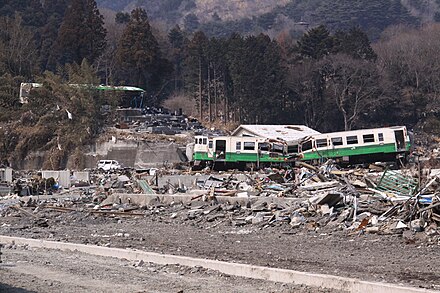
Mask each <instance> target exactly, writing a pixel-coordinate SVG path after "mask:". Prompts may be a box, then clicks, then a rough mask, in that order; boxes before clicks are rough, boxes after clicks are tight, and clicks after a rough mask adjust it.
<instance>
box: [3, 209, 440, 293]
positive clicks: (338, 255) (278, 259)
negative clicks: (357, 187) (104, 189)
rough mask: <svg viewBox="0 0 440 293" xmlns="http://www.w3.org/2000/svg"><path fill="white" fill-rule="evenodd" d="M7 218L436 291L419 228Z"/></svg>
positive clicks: (30, 229) (13, 226) (155, 247)
mask: <svg viewBox="0 0 440 293" xmlns="http://www.w3.org/2000/svg"><path fill="white" fill-rule="evenodd" d="M28 211H32V209H28ZM11 215H13V216H11ZM11 215H10V216H7V217H3V218H1V224H0V234H2V235H9V236H19V237H27V238H41V239H48V240H55V241H66V242H75V243H83V244H93V245H102V246H108V247H119V248H137V249H142V250H145V251H153V252H160V253H166V254H175V255H185V256H192V257H199V258H209V259H216V260H223V261H231V262H239V263H248V264H254V265H261V266H270V267H278V268H285V269H292V270H299V271H306V272H314V273H324V274H332V275H339V276H343V277H354V278H359V279H362V280H370V281H385V282H389V283H396V284H404V285H410V286H414V287H423V288H429V289H436V290H440V271H439V270H438V269H437V268H438V267H440V258H439V257H438V251H439V248H440V247H439V243H438V242H431V241H430V239H429V238H426V237H423V235H424V234H423V233H418V234H417V235H415V236H414V237H413V238H411V239H408V237H403V236H402V234H393V235H377V234H360V233H353V232H347V231H344V230H341V229H340V228H338V227H333V226H330V225H327V226H325V227H324V228H323V229H320V230H318V231H317V232H316V231H309V230H307V229H305V228H292V227H291V226H290V225H288V224H286V223H281V222H280V223H276V224H274V225H272V226H268V225H266V224H264V223H262V224H255V225H246V226H235V225H234V223H233V222H231V221H229V220H228V219H227V218H223V219H217V220H215V221H213V222H206V221H205V220H204V219H203V218H196V219H193V220H189V219H187V218H184V217H175V218H173V216H171V214H164V213H155V212H154V211H151V212H147V215H146V216H145V217H140V218H131V217H115V216H103V215H91V214H89V213H86V212H78V211H73V212H59V211H51V210H48V209H39V211H38V212H37V213H36V214H35V215H34V216H32V215H30V214H26V213H23V212H17V213H13V214H11ZM36 217H40V219H37V218H36ZM42 219H48V220H47V221H46V220H42ZM407 232H409V231H407Z"/></svg>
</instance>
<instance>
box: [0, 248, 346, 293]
mask: <svg viewBox="0 0 440 293" xmlns="http://www.w3.org/2000/svg"><path fill="white" fill-rule="evenodd" d="M3 252H4V255H3V261H4V263H2V264H0V292H12V293H26V292H44V293H51V292H54V293H55V292H57V293H58V292H130V293H132V292H157V293H160V292H166V293H170V292H176V293H177V292H182V293H183V292H185V293H186V292H222V293H223V292H249V293H250V292H286V293H287V292H300V293H301V292H304V293H305V292H308V293H318V292H329V293H330V292H337V291H334V290H326V289H317V288H309V287H304V286H295V285H292V284H281V283H273V282H264V281H259V280H251V279H246V278H237V277H233V276H229V275H224V274H221V273H219V272H216V271H212V270H206V269H202V268H189V267H184V266H176V265H169V266H160V265H155V264H151V263H143V262H130V261H127V260H119V259H116V258H104V257H97V256H91V255H87V254H82V253H77V252H64V251H58V250H45V249H30V248H26V247H13V248H8V249H4V250H3Z"/></svg>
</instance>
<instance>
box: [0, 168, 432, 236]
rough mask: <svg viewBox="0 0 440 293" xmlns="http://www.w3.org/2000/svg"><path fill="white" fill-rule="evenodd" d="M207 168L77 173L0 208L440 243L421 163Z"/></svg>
mask: <svg viewBox="0 0 440 293" xmlns="http://www.w3.org/2000/svg"><path fill="white" fill-rule="evenodd" d="M205 172H206V174H203V173H193V174H190V171H187V170H183V171H182V170H176V169H174V170H168V171H166V170H158V169H151V170H148V171H145V172H141V173H136V172H135V171H134V170H129V169H125V170H114V171H113V172H98V171H94V172H92V173H91V175H90V182H89V183H87V184H85V183H84V182H80V181H74V182H75V184H77V185H79V186H75V184H72V187H71V188H70V189H65V190H63V191H59V190H58V191H56V190H53V192H54V196H53V197H47V198H43V196H41V198H36V197H29V199H27V200H21V198H19V199H20V201H19V202H18V203H17V202H11V203H9V204H2V205H0V216H1V217H11V216H13V217H26V218H30V219H32V220H33V221H34V222H33V224H34V225H37V226H40V227H44V226H45V225H51V223H52V222H53V220H51V217H52V216H53V215H58V214H59V213H67V214H69V213H74V214H80V215H82V217H158V218H161V219H166V220H170V221H180V222H181V223H186V222H187V221H194V222H195V223H197V224H198V225H201V226H203V227H204V228H213V227H216V226H218V225H225V226H228V225H229V226H232V227H241V226H246V225H255V226H256V227H259V228H270V227H284V228H289V229H292V233H294V232H295V231H299V230H300V229H306V230H307V231H314V232H321V233H322V232H323V231H325V232H332V231H344V232H346V233H347V234H348V235H354V234H364V233H368V234H379V235H386V234H400V235H403V236H404V238H405V241H408V242H416V241H426V242H430V243H439V244H440V228H439V224H440V196H439V195H438V189H439V187H440V178H439V177H438V175H437V174H436V172H431V173H432V174H434V175H432V176H428V177H426V178H424V181H423V182H425V183H424V184H419V182H418V181H419V179H418V174H417V171H416V170H411V169H409V170H399V171H395V170H389V169H387V168H384V167H382V166H380V165H371V166H370V167H369V168H367V169H365V168H364V169H360V168H358V169H347V170H342V169H339V168H337V167H336V166H335V165H333V164H332V162H330V161H329V162H327V163H325V164H323V165H322V166H320V167H314V166H310V165H308V164H305V163H300V164H299V165H298V166H297V167H296V168H292V169H271V168H267V169H263V170H260V171H258V172H237V171H232V172H229V173H226V172H224V173H216V174H213V173H211V172H210V171H208V170H205ZM185 174H186V175H185ZM168 175H169V176H170V177H169V178H178V180H177V183H176V182H175V183H172V182H171V179H167V180H166V181H165V184H163V185H162V186H159V185H160V184H159V182H160V180H162V181H163V178H162V177H165V176H168ZM173 176H175V177H173ZM185 176H186V178H189V179H194V180H191V181H192V184H191V185H188V184H185V183H184V178H185ZM48 180H49V179H46V185H47V181H48ZM52 183H53V182H52ZM40 186H41V184H40ZM54 186H56V184H54ZM45 191H46V190H45Z"/></svg>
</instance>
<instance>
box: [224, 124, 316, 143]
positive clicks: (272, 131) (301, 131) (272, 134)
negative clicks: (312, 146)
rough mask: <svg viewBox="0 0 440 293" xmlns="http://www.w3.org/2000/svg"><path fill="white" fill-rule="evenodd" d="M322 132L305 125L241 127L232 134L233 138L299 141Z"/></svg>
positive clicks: (249, 125) (248, 125)
mask: <svg viewBox="0 0 440 293" xmlns="http://www.w3.org/2000/svg"><path fill="white" fill-rule="evenodd" d="M316 134H320V132H318V131H316V130H314V129H312V128H309V127H307V126H305V125H251V124H247V125H246V124H245V125H240V126H239V127H237V129H235V130H234V131H233V132H232V134H231V135H232V136H256V137H262V138H268V139H276V140H284V141H287V142H289V141H298V140H300V139H302V138H304V137H306V136H311V135H316Z"/></svg>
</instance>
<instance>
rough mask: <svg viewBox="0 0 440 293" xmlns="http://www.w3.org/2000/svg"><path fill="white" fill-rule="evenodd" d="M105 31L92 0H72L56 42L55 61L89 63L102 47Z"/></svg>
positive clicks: (100, 16) (94, 58)
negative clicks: (83, 61) (84, 61)
mask: <svg viewBox="0 0 440 293" xmlns="http://www.w3.org/2000/svg"><path fill="white" fill-rule="evenodd" d="M105 37H106V30H105V28H104V20H103V17H102V15H101V14H100V13H99V10H98V7H97V6H96V2H95V0H72V1H71V3H70V6H69V8H68V9H67V11H66V15H65V16H64V19H63V22H62V24H61V27H60V30H59V33H58V38H57V41H56V51H57V54H58V56H56V57H57V61H58V63H59V64H61V65H64V64H66V63H74V62H75V63H77V64H80V63H81V62H82V60H83V59H86V60H87V61H88V62H89V63H93V62H94V61H95V60H96V59H97V58H98V57H99V56H100V55H101V54H102V53H103V51H104V49H105V44H106V41H105Z"/></svg>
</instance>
